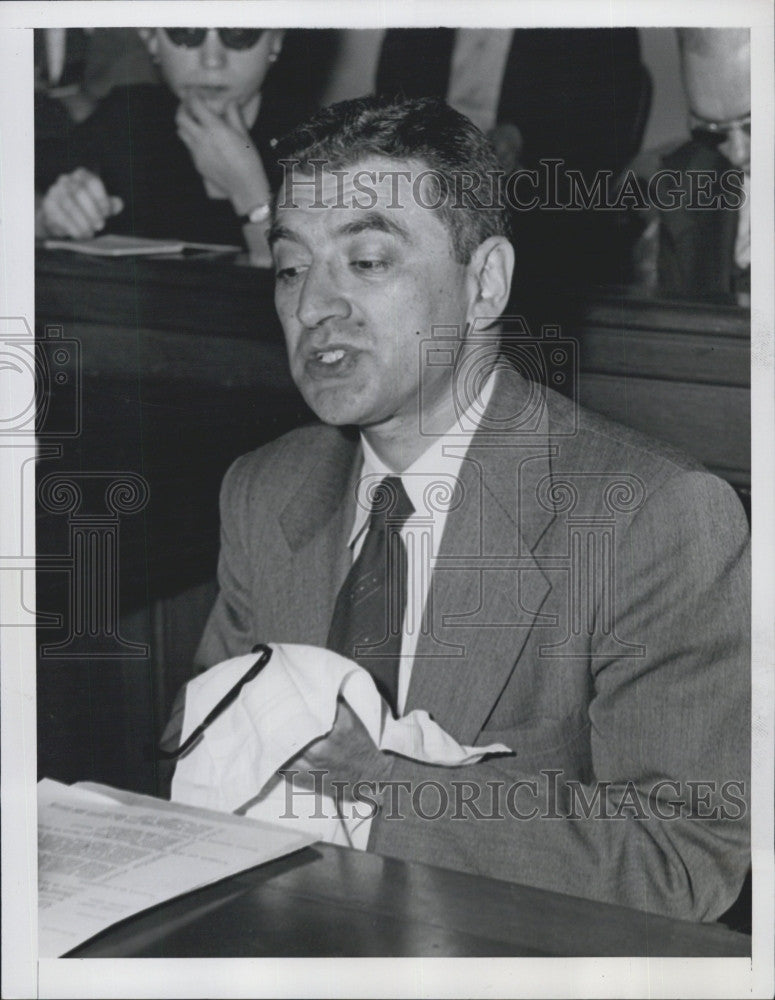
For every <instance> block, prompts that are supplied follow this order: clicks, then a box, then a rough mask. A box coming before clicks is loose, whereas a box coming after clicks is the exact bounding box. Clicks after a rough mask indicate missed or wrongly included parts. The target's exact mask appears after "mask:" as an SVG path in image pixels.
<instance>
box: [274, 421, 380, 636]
mask: <svg viewBox="0 0 775 1000" xmlns="http://www.w3.org/2000/svg"><path fill="white" fill-rule="evenodd" d="M359 458H360V448H359V446H358V441H357V438H355V439H350V438H348V437H347V436H346V435H345V434H343V433H339V434H337V436H336V438H334V444H333V445H332V446H331V447H330V448H325V449H323V451H322V454H321V455H320V456H319V458H318V460H317V462H316V463H315V464H314V465H313V466H312V468H311V469H310V471H309V474H308V475H307V476H306V477H305V478H304V481H303V482H302V483H301V486H300V487H299V489H298V490H297V491H296V492H295V493H294V494H293V496H292V497H291V498H290V500H289V501H288V503H287V504H286V506H285V507H284V508H283V510H282V511H281V513H280V515H279V518H278V520H279V524H280V528H281V530H282V533H283V535H284V537H285V540H286V542H287V545H288V550H289V553H288V558H287V560H285V562H284V564H283V565H282V567H281V570H280V574H279V576H278V579H277V589H276V593H275V595H274V604H275V608H276V618H277V621H278V623H280V626H281V627H280V634H283V635H286V634H287V635H289V636H295V638H294V639H293V640H292V641H294V642H302V643H309V644H310V645H315V646H325V644H326V638H327V636H328V629H329V626H330V624H331V616H332V614H333V610H334V602H335V600H336V595H337V593H338V591H339V588H340V586H341V584H342V582H343V580H344V578H345V576H346V575H347V571H348V569H349V566H350V550H349V548H348V546H347V539H348V536H349V533H350V528H351V526H352V523H353V517H354V513H355V488H356V484H357V479H358V473H359V468H360V460H359ZM287 641H291V640H287Z"/></svg>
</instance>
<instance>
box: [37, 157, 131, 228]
mask: <svg viewBox="0 0 775 1000" xmlns="http://www.w3.org/2000/svg"><path fill="white" fill-rule="evenodd" d="M123 207H124V203H123V201H122V200H121V199H120V198H115V197H111V196H110V195H109V194H108V192H107V191H106V190H105V185H104V184H103V183H102V181H101V180H100V178H99V177H97V175H96V174H93V173H91V172H90V171H89V170H86V169H85V168H84V167H78V169H77V170H74V171H73V172H72V173H71V174H63V175H62V176H61V177H59V178H57V180H56V181H55V182H54V183H53V184H52V185H51V187H50V188H49V189H48V191H47V192H46V195H45V197H44V198H43V201H42V202H41V205H40V208H39V209H38V212H37V216H36V219H35V233H36V235H37V236H40V237H46V236H69V237H72V238H73V239H90V238H91V237H92V236H94V235H95V234H96V233H98V232H99V231H100V230H101V229H103V228H104V227H105V222H106V220H107V219H109V218H110V216H112V215H116V214H118V212H120V211H121V210H122V209H123Z"/></svg>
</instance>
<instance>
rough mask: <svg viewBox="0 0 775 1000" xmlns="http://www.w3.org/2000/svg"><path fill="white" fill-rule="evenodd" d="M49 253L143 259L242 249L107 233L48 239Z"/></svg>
mask: <svg viewBox="0 0 775 1000" xmlns="http://www.w3.org/2000/svg"><path fill="white" fill-rule="evenodd" d="M44 246H45V247H46V249H47V250H69V251H71V252H72V253H84V254H88V255H89V256H91V257H139V256H143V257H144V256H147V255H149V254H171V253H172V254H179V253H183V252H184V251H185V250H203V251H207V250H209V251H211V252H212V253H238V252H239V251H240V250H241V247H237V246H231V245H228V244H222V243H191V242H188V241H186V240H162V239H155V238H153V237H150V236H148V237H146V236H122V235H120V234H111V233H108V234H105V235H103V236H95V237H93V238H92V239H89V240H46V241H45V243H44Z"/></svg>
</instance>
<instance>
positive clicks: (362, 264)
mask: <svg viewBox="0 0 775 1000" xmlns="http://www.w3.org/2000/svg"><path fill="white" fill-rule="evenodd" d="M350 263H351V266H352V267H353V268H354V269H355V270H356V271H365V272H366V273H370V272H374V271H384V270H385V268H386V267H387V261H385V260H378V259H376V258H373V257H367V258H362V259H359V260H353V261H351V262H350Z"/></svg>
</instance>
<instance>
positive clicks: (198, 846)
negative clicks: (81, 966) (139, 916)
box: [38, 778, 313, 958]
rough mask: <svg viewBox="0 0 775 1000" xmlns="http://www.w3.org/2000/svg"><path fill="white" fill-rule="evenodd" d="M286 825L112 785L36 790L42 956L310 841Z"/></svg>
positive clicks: (54, 785)
mask: <svg viewBox="0 0 775 1000" xmlns="http://www.w3.org/2000/svg"><path fill="white" fill-rule="evenodd" d="M312 840H313V838H312V837H310V836H308V835H305V834H304V833H302V832H300V831H299V830H296V829H293V828H292V827H290V826H288V825H286V826H285V827H284V828H281V827H273V826H269V825H267V824H265V823H259V822H256V821H254V820H250V819H245V818H243V817H239V816H229V815H224V814H222V813H212V812H208V811H206V810H204V809H193V808H188V807H186V806H180V805H176V804H174V803H170V802H164V801H162V800H161V799H154V798H151V797H149V796H146V795H135V794H133V793H132V792H124V791H119V790H118V789H113V788H109V787H107V786H105V785H95V784H89V783H84V784H81V785H71V786H67V785H62V784H60V783H59V782H57V781H51V780H50V779H47V778H44V779H43V780H42V781H41V782H40V783H39V784H38V951H39V954H40V956H41V957H42V958H56V957H59V956H61V955H63V954H65V952H68V951H70V950H71V949H72V948H75V947H76V946H77V945H79V944H82V943H83V942H84V941H86V940H88V939H89V938H90V937H92V936H93V935H95V934H97V933H98V932H99V931H102V930H105V928H107V927H110V926H111V925H112V924H114V923H116V922H117V921H119V920H123V919H124V918H125V917H129V916H132V915H133V914H135V913H139V912H140V911H142V910H145V909H147V908H148V907H149V906H154V905H155V904H157V903H161V902H164V901H165V900H168V899H173V898H174V897H175V896H180V895H182V894H183V893H186V892H191V891H192V890H194V889H198V888H200V887H201V886H204V885H209V884H210V883H212V882H217V881H219V880H220V879H222V878H226V877H227V876H229V875H234V874H236V873H237V872H240V871H245V870H246V869H247V868H252V867H254V866H255V865H259V864H263V863H264V862H265V861H271V860H273V859H274V858H279V857H282V855H284V854H289V853H291V852H292V851H296V850H299V849H300V848H302V847H305V846H306V845H307V844H309V843H311V842H312Z"/></svg>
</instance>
